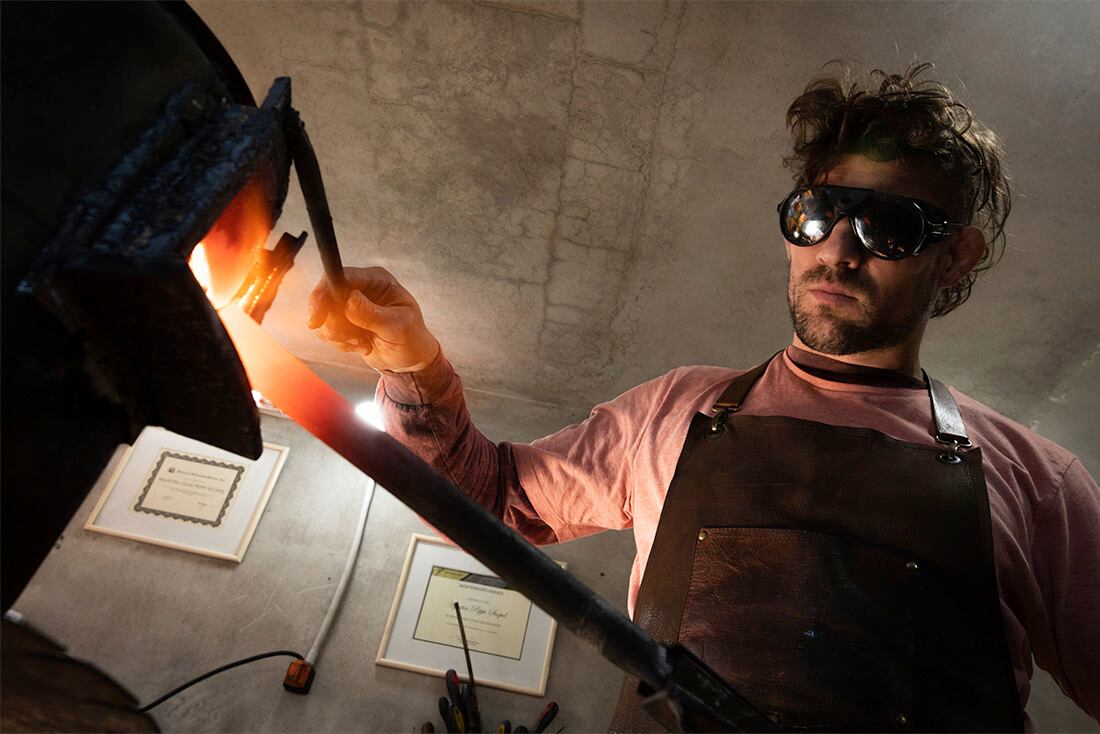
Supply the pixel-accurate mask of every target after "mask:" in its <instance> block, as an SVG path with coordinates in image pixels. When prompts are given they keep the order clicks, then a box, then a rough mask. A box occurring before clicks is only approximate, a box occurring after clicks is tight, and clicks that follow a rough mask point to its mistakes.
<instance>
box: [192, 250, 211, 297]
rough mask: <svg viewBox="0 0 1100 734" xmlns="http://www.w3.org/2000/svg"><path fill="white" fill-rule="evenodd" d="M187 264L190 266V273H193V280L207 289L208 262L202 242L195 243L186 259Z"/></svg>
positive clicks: (208, 276)
mask: <svg viewBox="0 0 1100 734" xmlns="http://www.w3.org/2000/svg"><path fill="white" fill-rule="evenodd" d="M187 264H188V265H189V266H190V267H191V273H192V274H194V276H195V280H197V281H199V285H201V286H202V289H203V290H204V291H209V290H210V263H209V262H207V260H206V245H204V244H203V243H202V242H199V244H197V245H195V249H194V250H192V251H191V259H190V260H188V261H187Z"/></svg>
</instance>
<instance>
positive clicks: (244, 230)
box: [190, 178, 272, 308]
mask: <svg viewBox="0 0 1100 734" xmlns="http://www.w3.org/2000/svg"><path fill="white" fill-rule="evenodd" d="M271 220H272V217H271V211H270V208H269V206H268V202H267V196H266V194H265V193H264V187H263V185H262V184H261V182H260V180H259V179H258V178H253V179H252V180H251V181H249V182H248V183H247V184H246V185H245V187H244V188H242V189H241V190H240V191H239V192H237V195H236V196H234V197H233V200H232V201H230V202H229V205H228V206H226V207H225V210H224V211H222V213H221V214H220V215H219V216H218V219H217V221H216V222H214V226H213V227H211V228H210V231H209V232H207V233H206V234H205V235H204V236H203V238H202V240H201V241H200V242H199V244H198V245H196V246H195V249H194V250H193V251H192V253H191V260H190V265H191V270H192V272H194V273H195V279H196V280H198V281H199V284H200V285H202V287H203V290H205V291H206V295H207V296H208V297H209V298H210V301H211V303H213V304H214V307H215V308H221V307H222V306H225V305H226V304H227V303H229V302H231V301H232V300H233V299H234V298H235V297H236V295H237V291H238V290H239V289H240V287H241V284H242V283H243V282H244V280H245V277H246V276H247V275H248V272H249V270H251V268H252V263H253V261H255V259H256V255H257V253H258V252H259V250H260V249H261V248H262V247H263V246H264V243H265V242H266V241H267V236H268V234H270V232H271V226H272V221H271ZM199 248H202V252H201V253H199Z"/></svg>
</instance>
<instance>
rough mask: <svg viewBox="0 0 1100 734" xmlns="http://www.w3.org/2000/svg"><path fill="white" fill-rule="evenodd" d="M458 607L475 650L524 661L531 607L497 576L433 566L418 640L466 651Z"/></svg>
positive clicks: (420, 621) (419, 623) (422, 605)
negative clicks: (522, 658) (456, 609)
mask: <svg viewBox="0 0 1100 734" xmlns="http://www.w3.org/2000/svg"><path fill="white" fill-rule="evenodd" d="M455 602H458V605H459V608H460V609H461V610H462V621H463V624H464V626H465V627H466V640H467V642H468V643H469V645H470V649H471V650H477V651H478V652H482V653H485V654H487V655H498V656H500V657H505V658H511V659H512V660H519V659H520V657H521V654H522V653H523V640H524V639H525V638H526V636H527V622H528V620H529V619H530V617H531V602H530V600H528V599H527V598H526V597H524V596H523V595H522V594H520V593H519V592H518V591H516V590H515V589H512V588H511V587H510V586H509V585H508V582H507V581H505V580H503V579H500V578H497V577H496V576H488V575H484V574H477V573H469V572H467V571H458V570H455V569H453V568H444V567H442V566H432V572H431V576H430V577H429V578H428V588H427V590H426V591H425V593H424V602H423V604H421V606H420V616H419V618H418V619H417V620H416V631H415V632H414V633H413V637H414V639H417V640H422V641H424V642H435V643H439V644H441V645H448V646H450V647H457V648H459V649H461V648H462V638H461V635H460V634H459V630H458V620H457V618H456V616H455V609H454V605H455Z"/></svg>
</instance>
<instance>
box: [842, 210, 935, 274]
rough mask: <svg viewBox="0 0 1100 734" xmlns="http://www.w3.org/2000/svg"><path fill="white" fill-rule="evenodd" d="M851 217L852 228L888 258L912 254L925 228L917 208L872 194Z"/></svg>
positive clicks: (866, 242)
mask: <svg viewBox="0 0 1100 734" xmlns="http://www.w3.org/2000/svg"><path fill="white" fill-rule="evenodd" d="M851 219H852V229H854V230H855V233H856V235H857V236H858V237H859V239H860V240H861V241H862V242H863V243H864V244H865V245H866V246H867V247H868V249H870V250H871V251H872V252H874V253H875V254H876V255H878V256H879V257H884V258H886V259H888V260H899V259H901V258H903V257H906V256H908V255H910V254H912V252H913V250H914V249H915V248H916V246H917V243H919V242H920V240H921V233H922V231H923V229H924V219H923V218H922V217H921V215H920V213H919V212H918V211H917V210H916V209H914V208H913V207H911V206H906V205H905V204H904V203H901V202H897V201H891V200H886V199H883V198H880V197H878V196H873V197H871V198H870V199H869V200H868V201H867V202H866V203H865V204H864V205H863V206H862V207H860V210H859V212H858V214H857V215H854V216H852V218H851Z"/></svg>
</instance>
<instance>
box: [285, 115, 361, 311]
mask: <svg viewBox="0 0 1100 734" xmlns="http://www.w3.org/2000/svg"><path fill="white" fill-rule="evenodd" d="M286 114H287V120H286V133H287V146H288V147H289V149H290V155H291V157H292V158H293V159H294V170H295V171H296V172H297V173H298V184H299V185H300V186H301V187H302V198H304V199H305V200H306V211H308V212H309V223H310V225H312V227H313V236H314V238H315V239H316V240H317V250H318V252H320V254H321V264H322V265H323V266H324V268H325V278H327V279H328V283H329V287H330V289H331V290H332V295H333V297H334V298H336V300H337V301H343V300H344V299H345V298H347V292H348V286H347V281H346V280H345V279H344V265H343V263H342V262H341V261H340V248H339V247H338V246H337V244H336V231H335V230H334V229H333V228H332V213H331V212H330V211H329V208H328V197H327V196H326V195H325V183H324V181H323V180H322V179H321V167H320V165H319V164H318V162H317V154H316V153H315V152H314V150H313V144H312V143H311V142H310V141H309V134H308V133H307V132H306V126H305V124H304V123H303V122H302V118H301V116H299V115H298V112H297V110H295V109H294V108H293V107H291V108H289V109H288V110H287V113H286Z"/></svg>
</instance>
